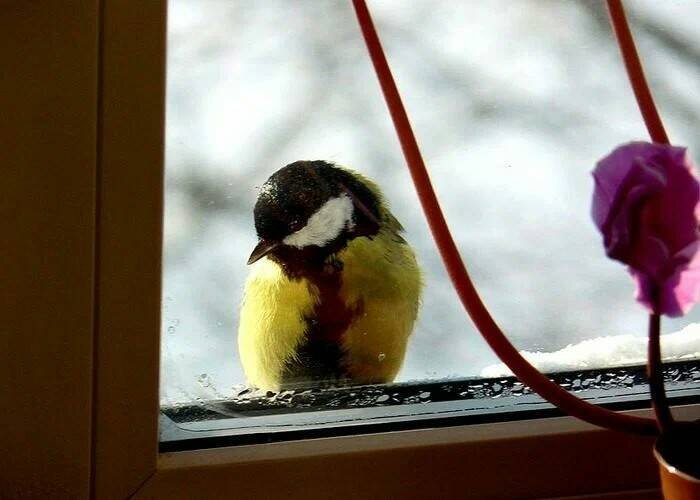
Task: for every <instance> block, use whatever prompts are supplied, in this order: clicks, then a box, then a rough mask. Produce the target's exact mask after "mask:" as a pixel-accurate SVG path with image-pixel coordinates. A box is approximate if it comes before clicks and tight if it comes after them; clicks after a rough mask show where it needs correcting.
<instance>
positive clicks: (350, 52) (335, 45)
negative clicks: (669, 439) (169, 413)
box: [161, 0, 700, 416]
mask: <svg viewBox="0 0 700 500" xmlns="http://www.w3.org/2000/svg"><path fill="white" fill-rule="evenodd" d="M627 4H628V15H629V16H630V21H631V23H632V27H633V29H634V30H635V35H636V36H637V39H638V43H639V47H640V50H641V52H642V54H643V59H644V62H645V66H646V69H647V71H648V76H649V79H650V81H651V83H652V86H653V89H654V91H655V94H656V97H657V100H658V105H659V107H660V109H661V112H662V115H663V118H664V120H665V123H666V125H667V127H668V129H669V133H670V134H671V137H672V138H673V140H674V142H676V143H678V144H684V145H687V146H688V147H689V148H690V151H691V154H692V155H694V157H695V158H696V159H698V158H699V157H698V154H697V152H698V151H700V142H699V141H700V136H698V134H697V133H696V130H697V123H698V116H699V115H700V98H699V97H698V94H697V92H696V90H697V89H696V85H695V82H697V81H698V78H699V77H700V74H699V73H700V70H699V69H698V68H700V65H698V53H700V36H699V35H698V32H697V30H696V29H695V26H694V24H692V22H691V20H692V19H697V18H698V16H700V4H697V3H696V2H692V1H689V0H688V1H681V2H674V3H659V2H653V1H651V0H649V1H631V2H627ZM370 9H371V10H372V12H373V15H374V18H375V22H376V24H377V28H378V30H379V34H380V37H381V39H382V41H383V43H384V46H385V49H386V51H387V56H388V58H389V62H390V64H391V66H392V69H393V71H394V74H395V77H396V80H397V83H398V85H399V88H400V90H401V92H402V95H403V98H404V100H405V104H406V106H407V109H408V112H409V115H410V117H411V120H412V123H413V125H414V128H415V132H416V135H417V137H418V140H419V143H420V145H421V148H422V151H423V154H424V156H425V160H426V163H427V165H428V167H429V170H430V173H431V176H432V180H433V183H434V185H435V187H436V190H437V192H438V195H439V197H440V200H441V204H442V207H443V209H444V210H445V212H446V216H447V219H448V222H449V224H450V227H451V229H452V231H453V234H454V236H455V239H456V240H457V242H458V244H459V247H460V250H461V252H462V255H463V256H464V258H465V260H466V263H467V266H468V268H469V270H470V272H471V274H472V276H473V278H474V280H475V282H476V284H477V286H478V287H479V290H480V293H481V294H482V297H483V298H484V300H485V302H486V304H487V305H488V306H489V308H490V310H491V312H492V314H493V315H494V317H495V318H496V320H497V322H498V323H499V324H500V326H501V327H502V328H503V329H504V331H505V332H506V333H507V334H508V336H509V338H510V339H511V340H512V341H513V342H514V344H515V345H516V346H517V347H518V348H519V349H522V350H524V351H528V352H530V353H533V354H531V355H530V358H531V359H532V360H533V361H534V362H536V363H537V364H538V365H539V366H540V367H541V368H542V369H544V370H547V371H576V370H583V369H586V370H589V369H592V368H603V367H611V366H620V365H638V364H640V363H641V362H642V361H643V359H644V356H645V334H646V314H645V312H644V310H643V309H641V308H640V307H639V306H638V305H637V304H636V303H635V302H634V300H633V293H634V290H633V283H632V281H631V280H630V279H629V277H628V275H627V273H626V272H625V270H624V268H623V267H622V266H621V265H620V264H618V263H615V262H613V261H610V260H608V259H606V258H605V257H604V253H603V249H602V244H601V238H600V236H599V234H598V232H597V231H596V229H595V227H594V225H593V224H592V222H591V219H590V215H589V208H590V199H591V194H592V180H591V176H590V172H591V170H592V168H593V166H594V164H595V162H596V161H597V159H598V158H600V157H601V156H603V155H604V154H606V153H607V152H609V151H610V150H611V149H612V148H613V147H615V146H616V145H618V144H620V143H622V142H626V141H629V140H633V139H639V140H642V139H646V132H645V129H644V126H643V123H642V121H641V118H640V116H639V112H638V110H637V108H636V105H635V102H634V99H633V95H632V93H631V92H630V90H629V87H628V83H627V80H626V75H625V73H624V68H623V66H622V64H621V62H620V56H619V54H618V50H617V47H616V45H615V44H614V41H613V39H612V36H611V33H610V28H609V26H608V24H607V14H606V12H605V11H604V10H603V3H600V2H567V1H552V2H541V1H539V0H518V1H511V0H501V1H491V2H478V1H470V2H439V1H428V0H421V1H414V2H405V1H401V0H386V1H382V2H370ZM679 13H682V15H679ZM167 82H168V83H167V127H166V129H167V142H166V184H165V199H166V205H165V245H164V281H163V323H162V363H161V367H162V368H161V369H162V373H161V401H162V404H164V405H171V406H172V405H174V404H178V403H192V402H197V401H210V400H218V399H229V398H233V397H236V396H238V395H240V394H244V395H245V394H248V391H249V389H248V385H249V384H248V383H247V381H246V376H245V373H244V371H243V368H242V365H241V360H240V356H239V352H238V343H237V330H238V325H239V319H240V307H241V301H242V296H243V290H244V283H245V280H246V276H247V275H248V273H249V272H250V271H251V266H247V265H246V261H247V260H248V258H249V256H250V254H251V252H252V250H253V248H254V247H255V245H256V244H257V242H258V238H257V236H256V230H255V227H254V220H253V207H254V205H255V202H256V198H257V196H258V195H259V193H260V188H261V186H263V184H264V183H265V181H266V180H267V179H268V177H269V176H270V175H272V174H273V173H274V172H275V171H277V170H278V169H280V168H281V167H283V166H285V165H287V164H290V163H292V162H295V161H297V160H325V161H327V162H330V163H337V164H339V165H344V166H347V167H350V168H352V169H354V170H356V171H358V172H361V173H362V174H363V175H365V176H367V177H368V178H370V179H372V180H374V181H375V182H376V183H377V184H378V186H380V188H381V191H382V192H383V194H384V197H385V199H386V202H387V203H388V205H389V206H390V209H391V212H392V213H393V214H394V215H395V216H396V218H397V219H398V220H399V221H400V222H401V224H403V226H404V228H405V233H404V234H403V236H404V237H405V239H406V240H407V241H408V242H409V243H410V246H411V247H412V248H413V250H414V251H415V254H416V256H417V260H418V262H419V264H420V267H421V268H422V272H423V280H424V283H425V288H424V290H423V294H422V301H421V306H420V312H419V315H418V319H417V321H416V323H415V327H414V328H413V333H412V335H411V337H410V340H409V342H408V347H407V351H406V356H405V360H404V362H403V364H402V366H401V369H400V371H399V372H398V374H397V376H396V378H395V382H400V383H407V382H417V383H421V384H422V383H429V382H430V381H437V380H445V379H449V380H453V381H454V380H462V379H466V378H475V377H476V378H480V377H496V378H498V377H504V376H506V375H508V371H507V370H506V369H505V368H504V367H503V366H502V365H500V364H499V362H498V359H497V358H496V357H495V356H494V354H492V352H491V351H490V350H489V348H488V347H487V346H486V344H485V343H484V342H483V341H482V339H481V338H480V336H479V334H478V332H477V331H476V330H475V328H474V326H473V325H472V323H471V322H470V320H469V319H468V317H467V315H466V313H465V311H464V310H463V308H462V306H461V305H460V303H459V302H458V300H457V297H456V295H455V292H454V290H453V289H452V286H451V284H450V282H449V280H448V278H447V275H446V273H445V271H444V269H443V266H442V263H441V260H440V258H439V256H438V254H437V252H436V249H435V245H434V243H433V241H432V238H431V236H430V232H429V230H428V228H427V225H426V222H425V220H424V217H423V215H422V212H421V209H420V206H419V204H418V202H417V198H416V195H415V192H414V188H413V185H412V183H411V180H410V177H409V175H408V172H407V170H406V167H405V163H404V160H403V157H402V155H401V151H400V148H399V146H398V142H397V140H396V137H395V134H394V131H393V128H392V125H391V122H390V119H389V115H388V112H387V110H386V108H385V105H384V102H383V99H382V96H381V94H380V91H379V87H378V83H377V81H376V77H375V75H374V73H373V70H372V68H371V65H370V62H369V59H368V56H367V53H366V49H365V47H364V44H363V42H362V39H361V35H360V31H359V28H358V26H357V23H356V20H355V17H354V13H353V11H352V7H351V3H350V2H345V1H329V2H319V1H313V0H299V1H296V2H287V1H282V0H278V1H275V0H267V1H265V2H243V1H237V2H231V1H228V0H171V1H170V3H169V28H168V80H167ZM341 198H342V197H341ZM307 216H308V214H307ZM304 217H306V216H304ZM302 218H303V217H302ZM302 222H303V221H302ZM302 225H303V224H302ZM365 238H366V237H365ZM373 272H383V271H382V270H373ZM387 313H388V314H392V311H391V308H389V310H388V311H387ZM699 321H700V308H696V309H695V310H694V311H693V312H692V313H691V314H689V315H688V316H686V317H685V318H681V319H674V320H664V322H663V330H664V332H665V333H666V335H667V340H666V342H667V343H666V344H665V354H666V355H667V356H668V357H669V358H670V359H673V360H687V359H688V358H694V357H696V356H697V355H698V353H699V352H700V325H698V322H699ZM681 331H682V333H676V332H681ZM383 354H384V355H385V356H386V354H385V353H383V352H381V350H379V351H378V353H377V356H378V360H379V361H381V356H382V355H383ZM687 373H688V374H690V372H687ZM688 377H689V379H688V380H692V374H690V375H688ZM589 378H591V379H592V380H595V376H591V377H589ZM576 380H577V378H576V377H574V378H572V379H571V380H569V382H565V383H568V384H574V385H573V387H572V389H576V388H577V386H575V381H576ZM585 380H586V378H585V377H583V378H580V379H578V384H579V386H578V388H586V387H585V386H583V385H582V384H584V381H585ZM621 380H622V379H621ZM598 382H600V381H598ZM490 383H497V382H490ZM514 383H515V382H512V381H511V382H508V384H514ZM563 383H564V382H563ZM590 383H591V382H589V383H588V384H589V385H590ZM477 385H478V384H477ZM499 385H500V384H499ZM509 387H510V385H509ZM514 387H515V388H516V392H518V390H520V389H522V388H518V386H517V385H515V386H514ZM467 389H468V388H467ZM467 389H464V390H465V391H467ZM477 389H478V388H477ZM477 389H474V388H472V390H473V391H475V390H477ZM492 389H493V387H492ZM509 390H510V389H509ZM424 392H425V391H419V392H416V393H415V394H412V396H415V398H414V399H412V400H411V401H410V402H412V403H421V402H424V401H422V400H429V399H430V394H429V395H428V396H425V397H421V395H422V394H423V393H424ZM498 392H499V391H496V393H495V394H490V395H495V396H498ZM642 392H643V391H640V392H639V394H641V393H642ZM255 394H256V397H257V396H259V395H260V394H258V393H255ZM347 394H349V393H347ZM509 394H510V393H509ZM384 395H385V394H384V393H381V394H379V395H375V396H376V397H375V399H376V398H379V397H383V396H384ZM262 396H263V397H265V394H262ZM270 397H277V396H272V395H270ZM280 397H281V396H280ZM389 397H391V393H388V395H387V398H389ZM289 399H290V400H291V396H289ZM280 401H281V400H280ZM300 401H301V403H303V398H302V399H299V398H297V402H300ZM278 402H279V401H278ZM379 402H380V403H381V402H382V401H379ZM255 404H258V403H255ZM292 406H294V405H293V404H286V403H285V405H282V406H280V408H282V407H287V408H289V407H292ZM302 406H303V405H302ZM340 406H341V407H342V405H340ZM219 409H221V407H219ZM232 411H233V410H232ZM234 413H235V411H234ZM234 416H235V415H234Z"/></svg>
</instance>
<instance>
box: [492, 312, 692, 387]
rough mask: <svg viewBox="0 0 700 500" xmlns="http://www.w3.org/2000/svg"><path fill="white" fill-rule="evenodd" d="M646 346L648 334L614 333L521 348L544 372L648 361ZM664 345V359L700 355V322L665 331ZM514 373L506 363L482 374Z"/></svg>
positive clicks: (626, 364) (662, 345)
mask: <svg viewBox="0 0 700 500" xmlns="http://www.w3.org/2000/svg"><path fill="white" fill-rule="evenodd" d="M646 349H647V339H646V337H636V336H634V335H612V336H606V337H596V338H592V339H586V340H584V341H582V342H579V343H577V344H570V345H567V346H566V347H564V348H562V349H558V350H556V351H552V352H544V351H537V352H530V351H521V352H520V354H522V355H523V357H524V358H525V359H527V360H528V361H529V362H530V363H531V364H532V365H533V366H535V368H537V369H538V370H540V371H541V372H546V373H552V372H562V371H575V370H587V369H591V368H604V367H612V366H629V365H640V364H645V363H646ZM661 349H662V353H663V359H664V361H679V360H683V359H693V358H698V357H700V323H694V324H691V325H688V326H686V327H685V328H683V329H682V330H679V331H677V332H673V333H668V334H666V335H662V336H661ZM511 375H513V372H511V371H510V369H509V368H508V367H507V366H506V365H505V364H503V363H497V364H493V365H489V366H487V367H485V368H484V369H482V370H481V376H482V377H485V378H492V377H505V376H511Z"/></svg>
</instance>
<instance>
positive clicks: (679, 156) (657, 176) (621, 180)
mask: <svg viewBox="0 0 700 500" xmlns="http://www.w3.org/2000/svg"><path fill="white" fill-rule="evenodd" d="M593 178H594V180H595V190H594V192H593V207H592V215H593V220H594V221H595V224H596V226H598V229H600V231H601V232H602V233H603V243H604V245H605V252H606V253H607V255H608V257H610V258H612V259H615V260H619V261H620V262H622V263H624V264H627V265H628V266H629V271H630V274H631V275H632V277H633V278H634V280H635V281H636V283H637V301H639V302H640V303H642V304H643V305H644V306H646V307H647V308H648V309H649V310H650V311H652V312H654V311H655V312H658V313H660V314H666V315H668V316H681V315H683V314H685V313H686V312H688V310H690V308H691V307H692V306H693V304H694V303H695V302H696V301H697V300H698V298H699V297H700V254H699V252H698V250H699V249H700V233H699V232H698V216H700V201H699V200H700V185H699V184H698V180H697V178H696V176H695V172H694V167H693V164H692V162H691V161H690V159H689V158H688V156H687V154H686V150H685V148H681V147H674V146H669V145H664V144H651V143H647V142H631V143H629V144H624V145H622V146H619V147H618V148H617V149H615V150H614V151H613V152H612V153H610V154H609V155H608V156H607V157H605V158H603V159H602V160H600V161H599V162H598V165H596V168H595V170H594V171H593Z"/></svg>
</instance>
